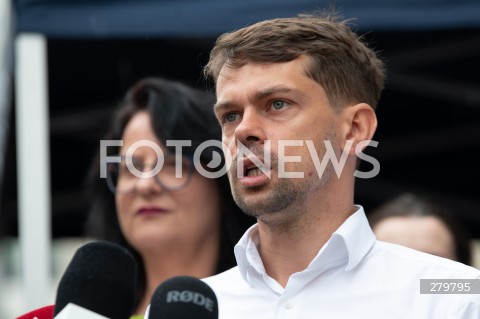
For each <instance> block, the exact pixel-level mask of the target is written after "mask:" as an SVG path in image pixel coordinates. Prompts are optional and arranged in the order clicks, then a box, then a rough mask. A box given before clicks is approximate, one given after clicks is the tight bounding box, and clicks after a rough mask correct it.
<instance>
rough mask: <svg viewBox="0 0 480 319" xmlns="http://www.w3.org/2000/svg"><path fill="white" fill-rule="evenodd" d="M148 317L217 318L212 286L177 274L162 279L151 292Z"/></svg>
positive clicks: (173, 318)
mask: <svg viewBox="0 0 480 319" xmlns="http://www.w3.org/2000/svg"><path fill="white" fill-rule="evenodd" d="M148 318H149V319H167V318H168V319H187V318H188V319H194V318H195V319H217V318H218V303H217V297H216V296H215V293H214V292H213V290H212V288H210V286H208V285H207V284H206V283H204V282H203V281H201V280H200V279H197V278H194V277H190V276H178V277H173V278H170V279H168V280H166V281H164V282H163V283H162V284H161V285H159V286H158V287H157V289H156V290H155V292H154V293H153V296H152V300H151V303H150V312H149V316H148Z"/></svg>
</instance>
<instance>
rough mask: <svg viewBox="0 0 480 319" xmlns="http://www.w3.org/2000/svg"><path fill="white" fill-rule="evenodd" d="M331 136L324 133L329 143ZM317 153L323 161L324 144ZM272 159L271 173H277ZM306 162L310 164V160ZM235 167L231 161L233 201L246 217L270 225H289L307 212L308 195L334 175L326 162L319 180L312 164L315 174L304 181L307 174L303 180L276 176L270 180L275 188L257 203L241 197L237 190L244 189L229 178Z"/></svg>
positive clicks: (332, 169)
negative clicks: (272, 171) (273, 171)
mask: <svg viewBox="0 0 480 319" xmlns="http://www.w3.org/2000/svg"><path fill="white" fill-rule="evenodd" d="M334 135H335V134H334V133H332V132H329V134H327V139H328V138H330V140H331V138H332V137H333V136H334ZM255 154H257V153H255ZM317 154H319V156H321V158H320V159H322V158H323V156H324V154H325V145H324V144H323V141H322V144H321V146H320V150H319V149H318V148H317ZM271 156H272V157H271V165H272V166H271V167H272V170H274V169H275V171H276V172H277V173H278V157H277V155H276V154H272V155H271ZM302 160H303V159H302ZM309 160H310V161H311V159H309ZM236 164H237V162H236V160H234V161H233V165H232V167H231V169H230V171H229V180H230V186H231V188H232V194H233V198H234V200H235V202H236V203H237V205H238V207H240V209H241V210H242V211H243V212H244V213H245V214H247V215H248V216H252V217H255V218H257V219H258V220H261V221H262V222H264V223H266V224H272V225H273V224H283V223H290V222H291V221H293V220H295V219H296V216H298V215H299V214H301V213H302V212H304V211H306V203H307V201H306V197H307V194H309V193H312V192H318V191H319V190H320V189H321V188H322V187H323V186H324V185H325V184H327V183H328V181H329V180H330V178H331V176H332V174H333V172H334V168H333V166H332V164H331V163H328V165H327V166H326V167H325V170H324V172H323V174H322V176H321V178H319V177H318V174H317V171H316V169H315V167H314V165H313V162H312V163H311V165H312V166H311V167H312V168H313V169H314V173H313V176H311V177H310V178H305V176H306V175H308V174H307V173H306V172H305V174H304V175H305V176H304V178H301V179H298V178H295V179H293V178H278V177H276V179H275V180H273V181H274V182H275V186H274V188H272V189H271V190H269V191H265V196H263V197H262V198H261V199H260V200H259V199H258V198H257V199H256V200H255V201H252V200H249V197H250V195H242V193H241V189H240V188H241V187H243V186H242V185H241V184H240V183H238V182H237V181H238V180H237V178H236V177H235V178H233V176H232V174H236ZM277 175H278V174H277ZM272 177H273V174H272ZM271 181H272V180H271ZM263 188H264V186H258V187H250V188H249V190H248V191H250V192H256V191H258V192H261V191H262V190H263ZM252 196H254V195H252Z"/></svg>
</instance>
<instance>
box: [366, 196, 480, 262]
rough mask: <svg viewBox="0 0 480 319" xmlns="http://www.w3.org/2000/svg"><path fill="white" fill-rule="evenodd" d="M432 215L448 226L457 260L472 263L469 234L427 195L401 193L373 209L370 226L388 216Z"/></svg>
mask: <svg viewBox="0 0 480 319" xmlns="http://www.w3.org/2000/svg"><path fill="white" fill-rule="evenodd" d="M397 216H400V217H408V216H421V217H426V216H432V217H436V218H438V219H439V220H440V221H441V222H442V223H443V224H444V225H445V227H447V229H448V231H449V232H450V234H451V235H452V238H453V241H454V243H453V244H454V249H455V255H456V257H457V261H459V262H461V263H463V264H465V265H470V262H471V250H470V242H469V236H468V234H467V232H466V230H465V229H464V228H463V227H461V225H460V224H459V223H458V222H457V220H456V219H455V218H453V216H452V215H451V214H450V212H449V211H447V210H446V209H445V208H443V207H441V206H438V205H436V204H434V203H433V200H431V199H429V197H427V196H417V195H414V194H410V193H406V194H402V195H399V196H397V197H395V198H394V199H392V200H391V201H388V202H386V203H385V204H383V205H381V206H380V207H378V208H377V209H375V210H373V211H372V213H371V214H369V216H368V220H369V223H370V226H371V227H372V228H374V227H375V225H377V224H378V223H379V222H381V221H382V220H384V219H386V218H388V217H397Z"/></svg>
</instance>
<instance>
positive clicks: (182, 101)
mask: <svg viewBox="0 0 480 319" xmlns="http://www.w3.org/2000/svg"><path fill="white" fill-rule="evenodd" d="M213 103H214V98H213V96H211V95H209V94H207V93H205V92H202V91H198V90H195V89H192V88H190V87H187V86H185V85H183V84H181V83H178V82H171V81H166V80H164V79H159V78H149V79H144V80H142V81H140V82H138V83H137V84H135V85H134V86H133V87H132V88H131V89H130V90H129V91H128V92H127V94H126V96H125V98H124V100H123V102H122V103H121V105H120V108H119V109H118V111H117V113H116V114H115V116H114V118H113V122H112V125H111V128H110V130H109V132H108V133H107V135H106V137H105V138H104V140H113V141H117V142H112V143H113V144H117V145H119V144H120V142H118V141H121V146H118V147H114V146H109V147H107V148H106V150H107V158H108V160H105V158H103V159H102V158H101V157H100V155H99V157H97V159H96V160H95V161H94V165H93V167H92V170H91V174H90V179H89V180H90V181H91V187H90V188H89V190H91V194H92V199H93V204H92V207H91V210H90V212H89V219H88V223H87V232H88V233H89V234H90V235H92V236H94V237H95V238H97V239H103V240H109V241H113V242H116V243H119V244H121V245H123V246H124V247H126V248H127V249H129V250H130V251H131V252H132V254H133V255H134V256H135V258H136V259H137V263H138V266H139V267H138V279H137V281H138V284H137V300H136V309H135V313H134V314H137V315H143V314H144V313H145V309H146V307H147V305H148V304H149V303H150V299H151V296H152V294H153V292H154V290H155V288H157V286H158V285H159V284H160V283H161V282H163V281H164V280H166V279H168V278H170V277H173V276H178V275H190V276H194V277H198V278H202V277H207V276H211V275H213V274H216V273H218V272H221V271H224V270H227V269H229V268H231V267H233V266H234V265H235V259H234V256H233V246H234V245H235V244H236V243H237V241H238V240H239V238H240V237H241V235H242V234H243V232H244V231H245V230H246V228H247V227H248V226H250V225H251V224H252V223H253V220H252V219H248V218H247V217H246V216H245V215H244V214H243V213H242V212H241V211H240V210H239V209H238V208H237V206H236V205H235V204H234V202H233V199H232V197H231V193H230V188H229V184H228V180H227V176H226V174H217V175H221V176H220V177H217V178H210V177H205V176H204V175H208V174H201V173H200V172H209V171H212V165H214V164H215V166H216V165H217V164H219V163H218V160H219V158H220V159H223V158H222V157H221V156H222V155H219V154H221V150H220V149H218V148H211V147H207V148H206V149H205V150H203V151H202V152H201V153H198V154H199V156H198V155H197V156H194V154H195V150H196V149H197V148H198V147H199V146H201V145H204V143H205V142H206V141H210V140H212V139H213V140H218V139H219V138H220V136H221V132H220V127H219V126H218V124H217V122H216V119H215V117H214V115H213V112H212V106H213ZM112 143H110V144H112ZM167 145H173V146H167ZM175 145H176V146H175ZM179 145H181V146H179ZM101 165H105V166H104V170H105V172H106V178H100V173H99V172H100V171H101V167H100V166H101Z"/></svg>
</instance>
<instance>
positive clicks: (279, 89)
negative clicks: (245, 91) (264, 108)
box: [254, 85, 303, 100]
mask: <svg viewBox="0 0 480 319" xmlns="http://www.w3.org/2000/svg"><path fill="white" fill-rule="evenodd" d="M276 93H290V94H292V93H293V94H295V95H296V96H301V95H303V93H302V92H301V91H299V90H297V89H294V88H291V87H288V86H285V85H275V86H272V87H268V88H265V89H262V90H259V91H257V92H255V94H254V96H255V99H257V100H261V99H264V98H266V97H269V96H270V95H273V94H276Z"/></svg>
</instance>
